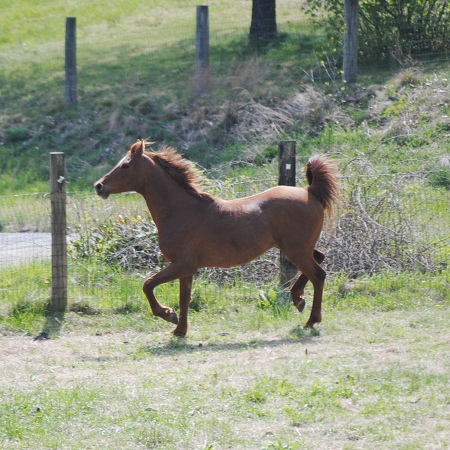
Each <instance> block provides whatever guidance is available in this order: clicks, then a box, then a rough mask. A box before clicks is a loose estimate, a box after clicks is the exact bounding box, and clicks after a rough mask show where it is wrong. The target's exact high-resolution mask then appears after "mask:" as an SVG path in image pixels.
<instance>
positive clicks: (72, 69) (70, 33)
mask: <svg viewBox="0 0 450 450" xmlns="http://www.w3.org/2000/svg"><path fill="white" fill-rule="evenodd" d="M76 20H77V19H76V18H75V17H67V18H66V61H65V69H66V87H65V90H64V101H65V102H66V103H76V102H77V40H76V27H77V22H76Z"/></svg>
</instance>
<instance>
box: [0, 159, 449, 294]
mask: <svg viewBox="0 0 450 450" xmlns="http://www.w3.org/2000/svg"><path fill="white" fill-rule="evenodd" d="M420 177H422V178H420ZM341 181H342V185H343V191H344V195H343V202H342V205H341V206H340V207H339V208H338V209H337V211H336V217H335V220H334V221H329V222H328V223H327V225H326V227H325V229H324V232H323V233H322V237H321V239H320V241H319V244H318V247H319V248H320V249H321V250H323V251H324V252H325V253H326V255H327V258H326V260H325V262H324V266H325V268H326V269H327V271H328V272H329V273H330V274H345V275H346V276H349V277H358V276H361V275H364V274H368V275H373V274H376V273H380V272H384V271H394V272H400V271H411V272H415V271H420V272H434V273H438V272H439V271H440V270H442V269H445V268H446V267H448V264H449V263H450V227H449V223H450V206H449V205H450V192H449V191H448V190H446V189H442V188H439V189H436V188H434V187H432V186H430V185H429V184H428V183H427V182H426V180H424V179H423V174H419V173H416V174H412V173H408V174H402V173H397V174H385V173H377V172H374V169H373V167H369V166H367V165H365V164H364V163H363V161H361V160H356V161H353V162H352V167H351V170H350V168H349V165H347V170H346V173H344V175H343V177H342V180H341ZM276 182H277V180H276V176H275V174H272V175H268V176H266V177H265V178H264V179H254V180H249V179H243V180H217V179H214V180H210V181H209V182H207V183H206V184H207V185H208V190H209V191H210V192H212V193H214V194H215V195H217V196H219V197H223V198H232V197H239V196H245V195H252V194H254V193H256V192H260V191H261V190H263V189H265V188H268V187H271V186H275V185H276ZM298 184H300V185H301V184H303V181H301V182H300V183H298ZM0 211H1V224H2V231H3V232H2V233H0V242H1V244H0V254H1V258H0V261H1V264H0V271H1V272H0V273H1V276H2V282H1V283H0V285H1V286H2V287H1V290H2V295H6V296H7V295H8V294H9V293H10V292H12V290H14V289H15V287H14V286H11V285H8V283H7V281H6V280H7V278H8V277H10V276H11V271H21V270H23V269H24V267H25V266H27V265H29V264H33V263H36V261H37V262H39V263H40V264H44V265H48V270H49V271H50V270H51V265H50V256H51V235H50V197H49V195H48V194H34V195H23V196H11V197H0ZM67 217H68V256H69V258H68V273H69V281H68V296H69V301H70V302H72V303H73V302H75V303H80V302H84V301H86V300H87V299H90V298H93V299H94V298H95V299H101V297H102V296H103V295H105V289H104V288H105V284H113V285H114V286H116V287H117V288H115V290H114V293H113V294H111V291H110V290H108V295H116V296H118V297H120V296H124V295H127V296H129V295H130V291H131V292H134V294H133V295H135V296H136V297H138V296H139V298H142V293H141V285H142V282H143V280H144V279H145V277H147V276H149V275H150V274H151V273H154V272H156V271H159V270H161V268H162V267H164V265H165V260H164V257H163V255H162V254H161V252H160V250H159V247H158V238H157V230H156V227H155V225H154V224H153V222H152V220H151V217H150V215H149V213H148V210H147V206H146V204H145V201H144V200H143V198H142V197H140V196H139V195H138V194H134V193H131V194H123V195H117V196H112V197H110V198H109V199H108V200H107V201H105V200H102V199H100V198H99V197H97V196H94V195H87V196H86V195H80V194H76V193H72V194H69V195H68V200H67ZM299 220H301V218H299ZM279 272H280V270H279V253H278V251H277V250H272V251H270V252H268V253H267V254H265V255H264V256H262V257H261V258H259V259H258V260H256V261H254V262H252V263H250V264H247V265H245V266H241V267H237V268H231V269H213V268H211V269H202V270H201V271H200V273H199V274H198V277H197V279H198V280H199V283H198V286H197V288H198V289H199V291H198V292H201V290H202V289H203V288H205V289H206V287H205V286H209V288H208V289H210V286H211V285H216V286H220V289H230V287H232V290H233V291H234V293H235V295H250V296H255V295H259V294H258V292H265V291H266V290H267V289H268V288H267V286H272V287H276V286H278V283H279ZM116 278H117V279H116ZM118 280H120V282H119V281H118ZM202 286H203V287H202ZM44 288H45V286H44ZM47 288H49V287H48V286H47ZM125 292H126V294H125ZM42 295H44V294H42ZM170 295H171V296H176V293H175V291H174V292H172V293H170Z"/></svg>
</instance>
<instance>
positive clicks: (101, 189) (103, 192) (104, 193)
mask: <svg viewBox="0 0 450 450" xmlns="http://www.w3.org/2000/svg"><path fill="white" fill-rule="evenodd" d="M94 188H95V192H97V194H98V195H100V197H102V198H104V199H105V200H106V199H107V198H108V197H109V194H110V191H109V188H108V187H107V186H105V185H104V184H102V183H96V184H95V185H94Z"/></svg>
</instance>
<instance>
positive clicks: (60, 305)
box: [49, 152, 67, 312]
mask: <svg viewBox="0 0 450 450" xmlns="http://www.w3.org/2000/svg"><path fill="white" fill-rule="evenodd" d="M65 177H66V162H65V155H64V153H61V152H54V153H50V185H51V214H52V295H51V301H50V305H49V310H50V311H51V312H60V311H64V310H65V309H66V307H67V241H66V239H67V225H66V180H65Z"/></svg>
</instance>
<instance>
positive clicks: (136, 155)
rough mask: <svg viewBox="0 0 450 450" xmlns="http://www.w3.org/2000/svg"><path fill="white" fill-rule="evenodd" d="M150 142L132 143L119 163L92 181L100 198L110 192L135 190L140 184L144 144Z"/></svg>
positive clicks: (117, 192) (106, 196)
mask: <svg viewBox="0 0 450 450" xmlns="http://www.w3.org/2000/svg"><path fill="white" fill-rule="evenodd" d="M146 144H147V145H149V144H152V142H147V141H144V140H142V141H137V142H136V143H135V144H133V145H132V146H131V148H130V150H129V151H128V153H127V154H126V155H125V157H124V158H122V159H121V160H120V161H119V163H118V164H117V165H116V167H114V169H112V170H111V171H110V172H108V173H107V174H106V175H103V177H102V178H100V179H99V180H98V181H96V182H95V183H94V188H95V191H96V192H97V194H98V195H100V197H102V198H105V199H106V198H108V197H109V195H110V194H119V193H121V192H130V191H137V190H138V189H139V186H140V179H141V176H140V174H142V171H141V169H142V158H143V153H144V150H145V145H146Z"/></svg>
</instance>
